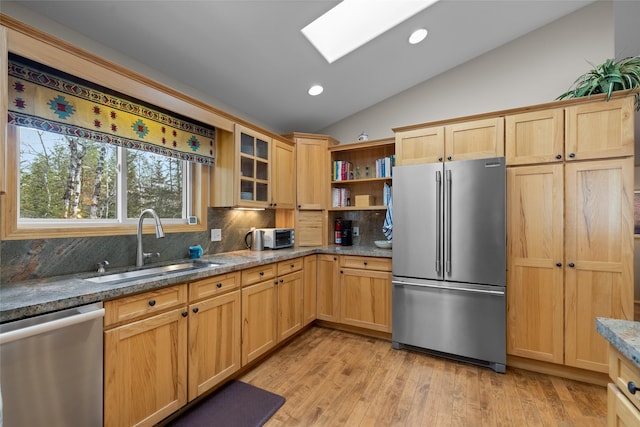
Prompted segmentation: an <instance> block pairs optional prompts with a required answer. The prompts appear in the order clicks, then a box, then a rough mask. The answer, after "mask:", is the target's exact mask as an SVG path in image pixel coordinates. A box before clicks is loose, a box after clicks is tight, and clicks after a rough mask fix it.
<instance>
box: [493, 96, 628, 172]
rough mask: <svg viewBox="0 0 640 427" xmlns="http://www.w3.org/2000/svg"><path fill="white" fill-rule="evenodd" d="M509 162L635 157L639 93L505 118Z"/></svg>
mask: <svg viewBox="0 0 640 427" xmlns="http://www.w3.org/2000/svg"><path fill="white" fill-rule="evenodd" d="M505 123H506V128H505V134H506V137H505V146H506V150H505V151H506V158H507V165H509V166H515V165H524V164H534V163H549V162H560V161H562V160H567V161H574V160H590V159H604V158H611V157H624V156H631V155H633V152H634V135H633V132H634V130H633V97H626V98H617V99H612V100H610V101H608V102H606V101H594V102H588V103H581V104H577V105H572V106H568V107H566V108H551V109H545V110H539V111H532V112H526V113H521V114H513V115H508V116H506V117H505Z"/></svg>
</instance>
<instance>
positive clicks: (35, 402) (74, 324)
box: [0, 303, 104, 427]
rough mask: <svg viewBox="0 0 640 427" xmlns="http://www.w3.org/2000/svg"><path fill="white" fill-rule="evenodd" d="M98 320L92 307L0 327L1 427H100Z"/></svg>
mask: <svg viewBox="0 0 640 427" xmlns="http://www.w3.org/2000/svg"><path fill="white" fill-rule="evenodd" d="M103 317H104V308H102V303H96V304H90V305H85V306H81V307H75V308H71V309H67V310H63V311H59V312H55V313H50V314H45V315H42V316H36V317H33V318H28V319H23V320H18V321H15V322H10V323H5V324H2V325H0V390H1V394H0V399H2V401H1V402H0V426H2V427H23V426H34V427H35V426H60V427H63V426H64V427H73V426H79V427H80V426H81V427H91V426H102V413H103V412H102V381H103V380H102V375H103V374H102V362H103V351H102V349H103V344H102V342H103V341H102V332H103ZM2 420H4V423H3V421H2Z"/></svg>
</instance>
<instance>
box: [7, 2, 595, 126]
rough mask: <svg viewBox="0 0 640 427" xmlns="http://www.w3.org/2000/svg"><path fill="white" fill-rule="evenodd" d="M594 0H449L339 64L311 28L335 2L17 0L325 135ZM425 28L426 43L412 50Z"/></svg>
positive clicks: (197, 83)
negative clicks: (320, 89)
mask: <svg viewBox="0 0 640 427" xmlns="http://www.w3.org/2000/svg"><path fill="white" fill-rule="evenodd" d="M4 1H5V0H3V2H4ZM593 1H594V0H554V1H551V0H497V1H488V0H441V1H440V2H439V3H436V4H435V5H433V6H431V7H429V8H427V9H426V10H424V11H423V12H421V13H419V14H417V15H415V16H413V17H412V18H410V19H409V20H407V21H406V22H404V23H402V24H400V25H399V26H397V27H395V28H393V29H392V30H390V31H388V32H387V33H385V34H383V35H382V36H380V37H378V38H377V39H375V40H373V41H371V42H369V43H368V44H366V45H365V46H363V47H362V48H360V49H358V50H357V51H355V52H353V53H351V54H349V55H347V56H345V57H343V58H341V59H339V60H338V61H336V62H334V63H333V64H328V63H327V62H326V61H325V60H324V59H323V58H322V56H321V55H320V54H319V53H318V52H317V51H316V50H315V49H314V48H313V47H312V45H311V44H310V43H309V42H308V41H307V39H306V38H305V37H304V36H303V35H302V33H301V32H300V29H301V28H303V27H304V26H305V25H307V24H308V23H310V22H311V21H312V20H314V19H315V18H316V17H318V16H320V15H321V14H322V13H324V12H325V11H327V10H329V9H330V8H331V7H333V6H334V5H335V4H337V3H338V1H335V0H281V1H272V0H234V1H223V0H208V1H205V0H201V1H190V0H178V1H123V0H120V1H108V0H107V1H105V0H100V1H99V0H85V1H78V0H73V1H57V0H48V1H18V2H17V3H20V4H21V5H22V6H26V7H28V8H30V9H32V10H34V11H36V12H38V13H40V14H42V15H45V16H47V17H49V18H50V19H53V20H55V21H57V22H59V23H61V24H63V25H65V26H67V27H69V28H71V29H73V30H75V31H77V32H79V33H81V34H83V35H85V36H87V37H89V38H91V39H93V40H95V41H97V42H100V43H102V44H104V45H106V46H108V47H110V48H112V49H114V50H116V51H119V52H121V53H123V54H125V55H127V56H129V57H131V58H133V59H135V60H137V61H138V62H140V63H142V64H144V65H146V66H149V67H152V68H153V69H155V70H157V71H159V72H161V73H162V74H164V75H166V76H168V77H170V78H172V79H175V80H177V81H179V82H181V83H184V84H186V85H188V86H190V87H192V88H194V89H196V90H197V91H199V92H202V93H204V94H206V95H207V96H209V97H213V98H215V99H218V100H219V101H221V102H223V103H224V104H226V105H228V106H230V107H232V108H235V109H236V110H237V111H239V112H242V113H244V114H246V115H247V116H249V117H250V118H253V119H255V120H258V121H259V122H260V123H262V124H263V125H264V126H267V127H268V128H269V130H272V131H274V132H278V133H285V132H291V131H297V132H317V131H319V130H321V129H323V128H325V127H327V126H329V125H331V124H333V123H335V122H337V121H339V120H341V119H343V118H345V117H348V116H350V115H352V114H354V113H356V112H358V111H361V110H363V109H365V108H367V107H369V106H371V105H373V104H376V103H378V102H380V101H382V100H383V99H386V98H388V97H390V96H393V95H395V94H397V93H399V92H402V91H404V90H406V89H408V88H410V87H412V86H415V85H416V84H418V83H421V82H423V81H425V80H428V79H430V78H432V77H434V76H436V75H438V74H440V73H443V72H446V71H447V70H449V69H451V68H453V67H455V66H457V65H460V64H462V63H464V62H466V61H469V60H470V59H473V58H474V57H477V56H479V55H482V54H483V53H485V52H487V51H489V50H492V49H494V48H496V47H499V46H501V45H503V44H505V43H508V42H509V41H511V40H513V39H515V38H518V37H520V36H522V35H524V34H526V33H528V32H530V31H533V30H535V29H537V28H539V27H541V26H543V25H545V24H548V23H549V22H552V21H554V20H556V19H558V18H560V17H562V16H564V15H566V14H569V13H571V12H573V11H575V10H577V9H579V8H581V7H584V6H585V5H587V4H589V3H592V2H593ZM355 19H357V17H356V18H355ZM420 27H424V28H427V29H428V30H429V35H428V37H427V39H426V40H425V41H424V42H422V43H421V44H419V45H415V46H412V45H409V44H408V43H407V42H406V40H407V38H408V36H409V34H410V33H411V32H412V31H413V30H414V29H417V28H420ZM315 83H320V84H322V85H323V86H324V88H325V90H324V93H322V94H321V95H320V96H316V97H311V96H309V95H308V94H307V89H308V88H309V86H311V85H312V84H315Z"/></svg>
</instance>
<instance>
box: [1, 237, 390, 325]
mask: <svg viewBox="0 0 640 427" xmlns="http://www.w3.org/2000/svg"><path fill="white" fill-rule="evenodd" d="M318 253H320V254H340V255H359V256H375V257H386V258H391V250H389V249H378V248H376V247H375V246H349V247H344V246H322V247H310V248H289V249H279V250H275V251H273V250H265V251H250V250H242V251H235V252H225V253H219V254H213V255H205V256H203V257H202V258H200V260H201V261H205V262H211V263H216V264H219V265H217V266H215V267H209V268H201V269H197V270H190V271H186V272H180V273H165V274H163V275H162V276H160V277H157V278H155V277H154V278H141V279H138V280H129V281H127V282H124V283H110V284H109V283H103V284H100V283H93V282H89V281H87V280H85V279H87V278H89V277H93V276H96V273H95V272H87V273H79V274H73V275H68V276H57V277H51V278H47V279H38V280H30V281H25V282H18V283H7V284H4V283H3V284H0V323H4V322H9V321H12V320H18V319H23V318H27V317H31V316H36V315H40V314H45V313H50V312H53V311H58V310H63V309H65V308H70V307H76V306H80V305H85V304H92V303H95V302H100V301H104V300H108V299H112V298H118V297H122V296H126V295H131V294H135V293H138V292H144V291H150V290H154V289H159V288H163V287H166V286H170V285H174V284H177V283H184V282H186V281H191V280H197V279H203V278H206V277H210V276H215V275H218V274H224V273H230V272H233V271H237V270H243V269H246V268H251V267H256V266H259V265H264V264H270V263H273V262H280V261H286V260H288V259H292V258H298V257H301V256H305V255H312V254H318ZM184 261H185V260H175V262H174V263H180V262H184ZM189 261H190V260H189ZM162 265H166V263H164V264H151V265H148V266H147V267H157V266H162ZM122 271H126V270H123V269H113V270H108V271H107V274H109V273H118V272H122Z"/></svg>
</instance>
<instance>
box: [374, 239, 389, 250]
mask: <svg viewBox="0 0 640 427" xmlns="http://www.w3.org/2000/svg"><path fill="white" fill-rule="evenodd" d="M391 243H392V241H391V240H376V241H374V242H373V244H374V245H376V246H377V247H379V248H380V249H391Z"/></svg>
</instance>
